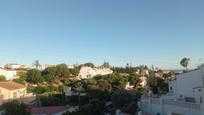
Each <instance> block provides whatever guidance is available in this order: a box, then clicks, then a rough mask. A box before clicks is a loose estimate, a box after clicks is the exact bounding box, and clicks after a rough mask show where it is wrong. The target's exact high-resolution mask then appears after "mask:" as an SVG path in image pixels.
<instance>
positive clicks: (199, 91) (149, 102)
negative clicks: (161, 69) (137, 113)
mask: <svg viewBox="0 0 204 115" xmlns="http://www.w3.org/2000/svg"><path fill="white" fill-rule="evenodd" d="M139 106H140V109H141V111H142V114H143V115H204V65H202V66H200V67H198V68H197V69H195V70H193V71H189V72H186V73H183V74H180V75H177V76H176V77H175V78H172V79H171V80H170V81H169V93H168V94H166V95H163V96H160V97H158V96H153V95H152V94H151V93H150V94H149V95H148V96H142V99H141V100H140V102H139Z"/></svg>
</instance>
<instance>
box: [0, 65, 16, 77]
mask: <svg viewBox="0 0 204 115" xmlns="http://www.w3.org/2000/svg"><path fill="white" fill-rule="evenodd" d="M0 75H3V76H5V77H6V80H13V79H15V78H18V76H16V75H17V72H16V71H15V70H9V69H4V68H0Z"/></svg>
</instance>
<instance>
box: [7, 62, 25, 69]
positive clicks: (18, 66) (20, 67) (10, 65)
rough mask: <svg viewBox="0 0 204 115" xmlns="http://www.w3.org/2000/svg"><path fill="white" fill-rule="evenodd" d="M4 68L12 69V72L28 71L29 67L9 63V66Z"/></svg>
mask: <svg viewBox="0 0 204 115" xmlns="http://www.w3.org/2000/svg"><path fill="white" fill-rule="evenodd" d="M4 68H6V69H11V70H17V69H26V68H27V67H26V66H25V65H21V64H14V63H9V64H6V65H5V66H4Z"/></svg>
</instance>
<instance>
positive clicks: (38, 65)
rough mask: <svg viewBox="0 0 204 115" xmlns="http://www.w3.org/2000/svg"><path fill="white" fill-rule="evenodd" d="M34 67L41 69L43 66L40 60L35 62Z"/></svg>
mask: <svg viewBox="0 0 204 115" xmlns="http://www.w3.org/2000/svg"><path fill="white" fill-rule="evenodd" d="M33 67H35V69H40V67H41V65H40V62H39V60H35V61H34V62H33Z"/></svg>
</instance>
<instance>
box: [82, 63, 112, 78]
mask: <svg viewBox="0 0 204 115" xmlns="http://www.w3.org/2000/svg"><path fill="white" fill-rule="evenodd" d="M112 73H113V71H112V70H111V69H110V68H91V67H87V66H83V67H82V68H81V70H80V72H79V75H78V77H79V78H81V79H87V78H93V77H94V76H96V75H108V74H112Z"/></svg>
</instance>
